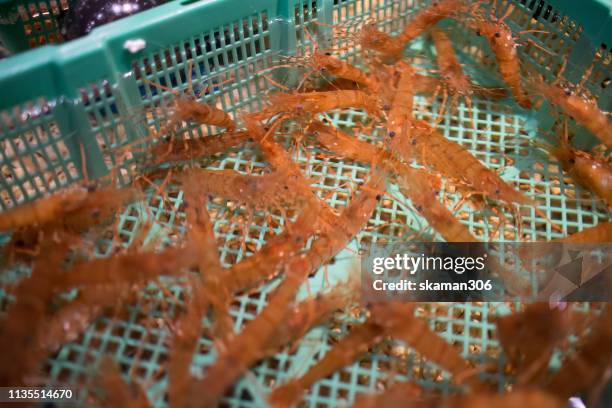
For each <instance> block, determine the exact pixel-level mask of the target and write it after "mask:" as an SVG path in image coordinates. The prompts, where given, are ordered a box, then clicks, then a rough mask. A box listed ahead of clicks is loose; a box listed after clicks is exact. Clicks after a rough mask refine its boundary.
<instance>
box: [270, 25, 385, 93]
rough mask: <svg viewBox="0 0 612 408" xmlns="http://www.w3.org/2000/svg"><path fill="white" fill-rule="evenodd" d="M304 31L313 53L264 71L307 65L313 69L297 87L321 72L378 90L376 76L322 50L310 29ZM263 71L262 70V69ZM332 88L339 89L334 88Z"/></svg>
mask: <svg viewBox="0 0 612 408" xmlns="http://www.w3.org/2000/svg"><path fill="white" fill-rule="evenodd" d="M304 32H305V33H306V36H307V37H308V39H309V40H310V42H311V43H312V44H314V49H313V52H312V54H311V55H306V56H304V57H297V58H296V57H292V58H290V61H291V62H292V63H293V64H283V65H277V66H274V67H271V68H267V69H265V70H264V71H270V70H275V69H279V68H294V66H295V65H294V64H296V63H297V64H300V65H305V66H308V67H311V68H312V71H311V72H309V73H307V74H306V75H305V76H304V79H302V81H301V82H300V84H299V85H298V86H297V89H302V85H303V84H304V83H305V82H306V81H307V80H308V78H309V77H310V76H311V75H312V74H314V73H319V74H321V75H331V76H333V77H335V78H336V79H342V80H347V81H350V82H354V83H356V84H359V85H361V86H363V87H365V88H369V89H370V90H371V91H373V92H376V90H377V89H378V82H377V81H376V78H375V77H373V76H369V75H368V74H366V73H365V72H364V71H362V70H361V69H359V68H357V67H356V66H354V65H352V64H349V63H348V62H345V61H343V60H341V59H340V58H338V57H335V56H333V55H332V53H331V52H330V51H331V50H325V51H320V50H319V45H318V43H317V42H316V41H315V40H314V39H313V38H312V35H311V34H310V31H308V29H305V30H304ZM260 72H262V71H260ZM332 89H336V90H337V89H338V88H333V87H332Z"/></svg>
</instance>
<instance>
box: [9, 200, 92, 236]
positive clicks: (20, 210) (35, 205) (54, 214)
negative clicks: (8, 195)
mask: <svg viewBox="0 0 612 408" xmlns="http://www.w3.org/2000/svg"><path fill="white" fill-rule="evenodd" d="M87 195H88V192H87V191H86V190H73V191H64V192H59V193H56V194H53V195H50V196H47V197H43V198H41V199H38V200H35V201H31V202H29V203H26V204H23V205H20V206H18V207H15V208H11V209H9V210H7V211H4V212H2V213H0V231H8V230H12V229H17V228H23V227H27V226H30V225H36V224H45V223H48V222H51V221H56V220H58V219H61V218H62V217H63V216H64V214H66V213H67V212H70V211H74V210H77V209H79V208H81V207H82V206H83V205H84V203H85V202H86V200H87Z"/></svg>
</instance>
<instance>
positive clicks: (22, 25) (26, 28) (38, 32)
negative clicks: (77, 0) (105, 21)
mask: <svg viewBox="0 0 612 408" xmlns="http://www.w3.org/2000/svg"><path fill="white" fill-rule="evenodd" d="M71 3H72V2H71V1H70V0H38V1H36V0H0V43H3V44H4V46H5V47H6V48H7V49H8V50H9V51H11V52H13V53H17V52H21V51H25V50H29V49H30V48H36V47H40V46H42V45H46V44H55V43H61V42H63V38H62V35H61V33H60V27H59V22H58V18H59V16H60V15H62V13H65V12H67V11H68V10H69V9H70V6H71Z"/></svg>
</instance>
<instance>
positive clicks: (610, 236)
mask: <svg viewBox="0 0 612 408" xmlns="http://www.w3.org/2000/svg"><path fill="white" fill-rule="evenodd" d="M555 241H556V242H567V243H568V244H589V243H596V242H600V243H609V242H612V221H608V222H600V223H599V224H597V225H595V226H594V227H591V228H586V229H584V230H582V231H580V232H576V233H575V234H572V235H568V236H567V237H564V238H559V239H556V240H555Z"/></svg>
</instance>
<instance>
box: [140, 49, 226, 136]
mask: <svg viewBox="0 0 612 408" xmlns="http://www.w3.org/2000/svg"><path fill="white" fill-rule="evenodd" d="M188 66H189V68H188V69H187V72H188V77H189V85H188V87H187V89H188V91H189V92H190V93H192V92H193V80H192V76H191V73H192V70H193V60H189V65H188ZM143 81H144V82H146V83H147V84H149V85H151V86H154V87H156V88H159V89H162V90H164V91H166V92H170V93H172V94H174V95H175V96H176V100H175V101H174V104H175V107H176V110H175V112H174V114H173V115H172V117H171V119H170V123H169V124H168V126H167V127H168V128H172V127H174V126H175V125H177V124H178V122H181V121H182V122H195V123H199V124H201V125H211V126H218V127H222V128H225V129H227V131H228V132H233V131H234V130H235V129H236V124H235V123H234V120H233V119H232V117H231V116H230V115H229V114H228V113H227V112H225V111H223V110H221V109H219V108H216V107H214V106H211V105H208V104H206V103H201V102H198V101H197V98H199V97H200V96H201V95H197V97H192V98H190V97H187V96H185V95H183V94H181V93H180V92H179V91H176V90H174V89H172V88H168V87H166V86H163V85H161V84H158V83H155V82H153V81H150V80H148V79H146V78H143Z"/></svg>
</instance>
